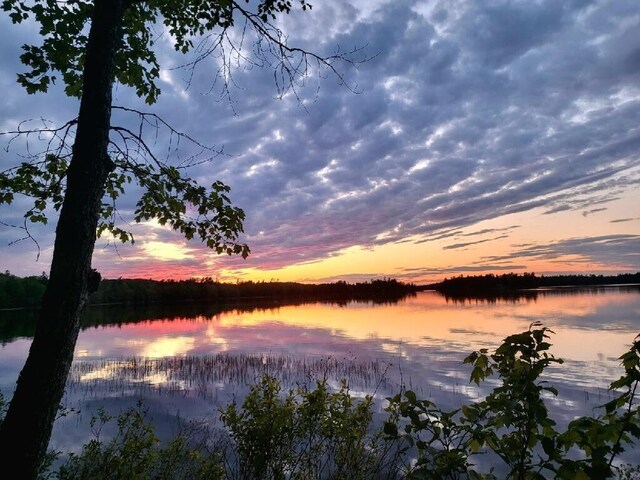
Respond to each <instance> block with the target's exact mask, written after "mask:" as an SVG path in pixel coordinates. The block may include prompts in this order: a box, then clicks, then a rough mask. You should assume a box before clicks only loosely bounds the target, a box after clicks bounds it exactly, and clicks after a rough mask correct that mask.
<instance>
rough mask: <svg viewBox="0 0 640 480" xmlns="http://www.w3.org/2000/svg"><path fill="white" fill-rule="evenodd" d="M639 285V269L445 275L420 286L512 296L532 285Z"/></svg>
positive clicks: (457, 293)
mask: <svg viewBox="0 0 640 480" xmlns="http://www.w3.org/2000/svg"><path fill="white" fill-rule="evenodd" d="M607 285H640V272H637V273H622V274H618V275H609V276H605V275H550V276H545V275H541V276H538V275H536V274H535V273H522V274H518V273H505V274H502V275H494V274H487V275H471V276H462V275H460V276H457V277H451V278H445V279H444V280H443V281H441V282H438V283H433V284H430V285H427V286H425V287H423V288H425V289H429V290H435V291H437V292H439V293H441V294H443V295H445V296H446V297H451V298H513V297H521V296H527V295H535V291H533V290H535V289H541V288H545V287H546V288H550V287H586V286H589V287H595V286H607Z"/></svg>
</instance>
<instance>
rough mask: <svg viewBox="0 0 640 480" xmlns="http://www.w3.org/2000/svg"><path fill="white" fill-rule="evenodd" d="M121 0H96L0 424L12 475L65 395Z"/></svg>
mask: <svg viewBox="0 0 640 480" xmlns="http://www.w3.org/2000/svg"><path fill="white" fill-rule="evenodd" d="M125 8H126V0H96V1H95V4H94V11H93V16H92V21H91V29H90V32H89V41H88V45H87V51H86V57H85V60H86V61H85V67H84V72H83V90H82V99H81V102H80V113H79V116H78V124H77V132H76V138H75V143H74V146H73V155H72V159H71V163H70V165H69V170H68V172H67V188H66V193H65V199H64V203H63V206H62V209H61V211H60V218H59V220H58V226H57V228H56V240H55V245H54V252H53V260H52V264H51V273H50V275H49V282H48V285H47V290H46V292H45V294H44V298H43V301H42V307H41V311H40V317H39V321H38V326H37V328H36V332H35V336H34V338H33V342H32V344H31V349H30V351H29V356H28V358H27V361H26V363H25V366H24V368H23V369H22V371H21V372H20V376H19V378H18V381H17V386H16V390H15V392H14V395H13V398H12V400H11V403H10V404H9V409H8V411H7V414H6V417H5V419H4V422H3V423H2V426H1V427H0V456H2V459H3V460H4V461H3V462H2V468H3V469H4V470H5V471H8V470H7V469H8V468H9V467H11V470H12V471H13V472H14V473H13V477H12V478H19V479H29V478H35V476H36V475H37V472H38V469H39V467H40V465H41V463H42V461H43V459H44V456H45V454H46V451H47V447H48V444H49V440H50V437H51V431H52V429H53V423H54V420H55V418H56V413H57V411H58V408H59V404H60V401H61V399H62V396H63V394H64V389H65V384H66V381H67V376H68V374H69V369H70V367H71V362H72V360H73V355H74V349H75V345H76V340H77V338H78V332H79V330H80V315H81V312H82V309H83V307H84V304H85V302H86V299H87V297H88V295H89V293H90V289H91V285H92V284H93V285H94V287H95V286H96V285H95V283H96V282H95V281H96V280H99V275H98V274H97V273H96V272H93V271H92V270H91V257H92V255H93V249H94V245H95V241H96V227H97V223H98V216H99V212H100V205H101V201H102V197H103V195H104V188H105V180H106V178H107V176H108V175H109V173H110V172H111V171H112V170H113V167H114V165H113V163H112V162H111V160H110V159H109V157H108V154H107V146H108V142H109V127H110V121H111V91H112V87H113V81H114V59H115V53H116V51H117V49H118V48H119V46H120V42H121V38H122V34H121V26H122V18H123V13H124V10H125Z"/></svg>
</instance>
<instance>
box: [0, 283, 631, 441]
mask: <svg viewBox="0 0 640 480" xmlns="http://www.w3.org/2000/svg"><path fill="white" fill-rule="evenodd" d="M163 313H164V315H163ZM9 317H12V318H9ZM27 317H28V315H27V314H26V313H23V314H20V315H18V318H17V319H16V315H15V313H14V314H13V316H11V315H10V314H7V313H5V314H4V315H3V316H0V325H4V326H3V328H2V329H0V332H6V331H11V332H13V333H5V334H4V337H3V344H2V347H1V348H0V390H1V391H2V392H3V394H4V395H5V397H6V398H9V397H10V393H11V391H12V389H13V386H14V384H15V380H16V378H17V375H18V372H19V370H20V368H21V367H22V364H23V363H24V360H25V359H26V356H27V353H28V348H29V345H30V338H29V333H28V332H29V328H26V329H25V330H21V329H20V328H16V327H15V324H13V323H11V322H18V325H23V324H24V323H25V322H27V321H28V318H27ZM86 317H87V318H86V320H85V322H84V324H85V326H84V327H83V329H82V331H81V333H80V336H79V338H78V342H77V346H76V352H75V360H74V365H73V367H72V372H71V378H70V381H69V384H68V386H67V394H66V396H65V399H64V404H65V406H66V407H67V408H69V409H73V410H74V411H75V412H76V413H72V414H70V415H67V416H66V417H64V418H62V419H60V420H59V421H58V422H57V424H56V428H55V429H54V437H53V440H52V447H53V448H56V449H60V450H77V448H78V447H79V445H81V444H82V443H83V442H86V441H87V440H88V439H89V438H90V435H91V433H90V431H89V429H88V428H87V423H88V420H89V418H90V417H91V414H92V413H94V412H95V411H96V409H97V408H98V407H99V406H103V407H105V408H107V410H109V411H118V410H119V409H122V408H125V407H127V406H131V405H132V404H134V403H135V402H136V401H138V400H139V399H142V400H143V401H144V402H145V404H146V405H147V406H148V407H149V409H150V411H151V412H152V414H153V415H155V418H154V420H155V421H157V423H158V425H160V426H161V428H164V429H165V430H166V431H167V432H170V431H171V429H172V428H174V427H172V422H175V420H176V419H180V421H187V420H188V419H196V420H203V419H209V420H210V421H212V422H215V421H216V419H217V417H218V413H217V409H218V408H219V407H220V406H222V405H225V404H227V403H228V402H230V401H232V400H233V399H234V398H235V399H241V397H242V395H244V394H245V393H246V391H247V388H248V387H247V386H248V385H249V384H251V383H253V382H254V381H255V380H256V379H257V378H258V377H259V375H261V374H262V373H263V372H269V373H270V374H272V375H275V376H277V377H278V378H280V379H281V381H282V382H283V384H284V385H285V387H294V386H295V385H297V384H301V383H305V382H306V383H309V382H312V379H313V378H317V377H321V376H326V377H328V378H329V379H330V380H331V382H333V384H335V385H336V386H337V385H338V382H339V380H341V379H343V378H344V379H346V380H347V381H348V382H349V384H350V386H351V389H352V390H351V391H352V393H353V394H354V395H362V396H363V395H365V394H371V393H373V394H375V395H376V398H378V399H379V400H380V402H378V408H379V411H380V412H381V414H382V408H383V406H384V401H383V399H384V398H385V397H387V396H391V395H393V394H395V393H397V392H398V391H399V389H400V387H401V385H404V386H405V387H407V388H412V389H414V390H415V391H416V392H417V393H418V395H419V396H422V397H423V398H429V399H431V400H433V401H435V402H436V403H437V404H438V405H440V406H442V407H445V408H448V407H450V408H454V407H456V406H459V405H460V404H462V403H464V402H469V401H472V400H477V399H479V398H481V397H482V396H483V395H485V394H486V393H487V392H488V391H489V389H490V388H492V387H493V386H494V385H495V382H491V381H490V382H488V383H487V384H484V385H481V386H480V387H477V386H475V385H474V384H470V383H469V380H468V379H469V373H470V369H469V367H468V366H467V365H463V364H462V360H463V358H464V357H465V356H466V355H467V354H469V353H470V352H472V351H474V350H477V349H479V348H489V349H492V348H495V347H497V346H498V345H499V344H500V343H501V341H502V339H503V338H504V337H506V336H507V335H509V334H512V333H516V332H520V331H523V330H526V329H527V328H528V327H529V325H530V324H531V323H533V322H542V323H543V324H544V325H545V326H547V327H549V328H551V329H552V330H553V331H554V332H555V333H554V334H553V335H552V338H551V340H550V341H551V342H552V343H553V348H552V353H554V354H555V355H556V356H558V357H561V358H563V359H564V360H565V364H564V365H563V366H561V367H554V368H552V369H550V370H549V375H548V378H547V379H548V380H549V381H551V382H552V383H553V384H554V385H555V386H556V387H557V388H558V390H559V395H558V397H557V398H555V399H551V400H550V402H551V410H552V414H553V415H554V417H555V418H556V419H558V420H559V422H560V423H562V422H566V421H569V420H571V419H572V418H574V417H575V416H577V415H588V414H591V413H593V412H594V409H595V408H596V407H597V406H598V405H600V404H602V403H604V402H605V401H607V400H608V399H609V398H610V392H609V391H608V390H607V387H608V385H609V383H610V382H611V381H612V380H614V379H616V378H618V377H619V376H620V374H621V372H622V370H621V369H620V366H619V362H618V357H619V355H621V354H622V353H623V352H624V351H625V350H626V349H627V348H628V346H629V345H630V343H631V342H632V341H633V339H634V337H635V336H636V335H637V334H638V333H640V290H639V289H638V288H637V287H603V288H589V289H550V290H541V291H537V292H535V293H534V294H533V295H528V296H527V297H524V298H519V299H518V298H512V299H503V300H495V301H486V300H477V301H473V300H472V301H468V300H467V301H464V302H456V301H453V300H447V299H445V298H444V297H443V296H441V295H439V294H438V293H435V292H422V293H419V294H417V295H416V296H414V297H408V298H406V299H405V300H402V301H400V302H397V303H387V304H384V303H383V304H380V303H375V304H374V303H371V302H350V303H342V304H331V303H311V304H300V305H290V306H282V305H280V306H273V305H269V304H266V305H262V306H260V307H258V306H255V305H253V306H243V307H240V306H238V307H236V308H230V309H229V308H226V309H225V308H213V309H211V308H203V309H199V308H196V307H193V306H191V307H190V308H188V309H187V308H184V309H176V308H171V309H169V308H160V309H159V308H157V307H156V309H155V310H154V311H152V312H149V311H146V312H145V311H138V312H136V311H135V310H132V309H131V308H129V309H126V310H125V311H123V310H122V309H113V308H112V309H105V308H102V309H99V308H92V309H90V310H89V311H88V312H87V315H86ZM3 322H4V323H3ZM7 325H10V326H11V328H9V327H7ZM16 331H17V332H18V333H15V332H16ZM19 332H23V333H19ZM24 332H26V333H24ZM77 412H79V413H77Z"/></svg>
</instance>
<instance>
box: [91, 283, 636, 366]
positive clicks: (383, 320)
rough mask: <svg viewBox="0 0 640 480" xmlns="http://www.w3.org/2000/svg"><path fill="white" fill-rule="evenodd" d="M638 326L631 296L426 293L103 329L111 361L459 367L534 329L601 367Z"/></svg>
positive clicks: (100, 342) (556, 348)
mask: <svg viewBox="0 0 640 480" xmlns="http://www.w3.org/2000/svg"><path fill="white" fill-rule="evenodd" d="M638 318H640V295H638V293H637V292H636V293H635V294H634V293H629V292H622V291H620V292H618V291H615V290H608V291H607V292H606V294H604V293H602V294H598V293H593V292H591V293H589V292H587V293H585V292H583V293H580V294H572V295H563V294H558V293H557V292H556V293H547V294H545V293H541V294H539V295H538V297H537V298H536V299H520V300H514V301H498V302H496V303H488V302H484V301H472V302H466V303H454V302H451V301H447V300H446V299H445V298H444V297H442V296H440V295H439V294H437V293H435V292H423V293H420V294H418V295H417V296H416V297H413V298H408V299H406V300H404V301H402V302H399V303H397V304H385V305H375V304H372V303H366V302H354V303H349V304H347V305H345V306H340V305H336V304H321V303H315V304H306V305H297V306H286V307H280V308H277V309H271V310H254V311H251V312H243V311H232V312H227V313H223V314H220V315H216V316H213V317H204V316H199V317H195V318H176V319H171V320H169V319H165V320H154V321H150V322H144V323H136V324H126V325H122V326H120V327H117V328H116V327H112V328H110V329H109V330H110V331H109V334H108V337H109V340H108V341H109V342H110V343H111V345H112V350H114V352H113V353H112V354H113V355H117V354H125V355H140V356H147V357H154V358H157V357H162V356H178V355H188V354H199V353H219V352H221V351H234V350H243V351H256V352H265V351H270V350H271V349H272V348H274V349H278V350H282V351H286V350H287V349H289V348H291V349H298V350H304V349H305V348H307V353H309V352H311V353H314V354H317V353H322V352H323V351H327V352H330V351H331V349H332V344H334V343H340V344H341V345H342V346H344V345H349V344H352V345H353V346H354V348H357V345H358V344H360V343H362V344H363V345H364V344H365V343H367V342H368V343H369V344H372V343H375V344H377V345H378V347H376V348H378V349H379V350H380V351H383V352H388V353H394V354H397V353H400V352H401V351H402V348H401V345H403V344H404V345H411V346H414V347H437V348H443V349H446V350H448V351H450V352H460V359H462V358H463V357H464V356H465V355H466V354H468V353H469V352H471V351H473V350H476V349H478V348H483V347H488V348H493V347H495V346H497V345H499V344H500V342H501V341H502V340H503V339H504V338H505V337H506V336H508V335H510V334H513V333H517V332H520V331H523V330H526V329H527V328H528V327H529V325H530V324H531V323H532V322H534V321H541V322H543V324H544V325H545V326H548V327H550V328H552V329H553V330H554V331H555V332H556V333H555V335H553V336H552V338H551V342H552V344H553V349H552V353H554V354H555V355H557V356H559V357H562V358H565V359H571V360H577V361H593V360H596V361H599V360H603V359H610V358H617V357H618V356H619V355H620V354H621V353H623V352H624V350H625V349H626V348H627V346H628V345H629V344H630V343H631V341H632V340H633V338H634V336H635V335H636V334H637V333H638V332H637V331H634V325H637V319H638ZM633 321H636V323H635V324H634V323H633ZM106 328H109V327H106ZM98 337H99V338H98ZM92 338H94V335H93V334H92V333H91V332H84V333H83V335H81V338H80V340H79V345H78V352H79V353H80V352H92V351H93V352H97V351H104V350H108V349H109V348H108V347H107V346H105V336H104V333H103V334H102V335H98V334H97V333H96V334H95V339H94V340H93V341H92ZM92 343H93V345H91V344H92Z"/></svg>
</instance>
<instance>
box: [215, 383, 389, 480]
mask: <svg viewBox="0 0 640 480" xmlns="http://www.w3.org/2000/svg"><path fill="white" fill-rule="evenodd" d="M371 407H372V397H370V396H366V397H365V398H364V399H363V400H361V401H357V400H356V399H355V398H354V397H352V396H351V394H350V392H349V388H348V385H347V384H346V383H345V382H342V384H341V386H340V388H339V390H338V391H336V392H331V391H330V388H329V385H328V383H327V380H326V379H323V380H320V381H318V382H317V384H316V388H315V389H313V390H307V389H306V388H300V389H298V390H296V391H289V392H288V393H287V394H286V395H282V392H281V387H280V384H279V382H278V381H277V380H276V379H274V378H273V377H270V376H268V375H264V376H263V377H262V379H261V380H260V382H259V383H258V384H257V385H254V386H253V387H252V388H251V390H250V392H249V394H248V395H247V397H246V398H245V399H244V401H243V403H242V406H241V407H238V406H237V405H236V404H235V403H233V404H231V405H229V406H228V407H227V408H226V409H223V410H222V414H221V418H222V421H223V423H224V425H225V426H226V427H227V429H228V431H229V434H230V436H231V439H232V440H233V447H234V451H235V453H236V455H237V461H238V462H239V466H240V478H243V479H274V480H275V479H284V478H289V479H311V478H342V479H346V478H350V479H363V480H364V479H369V478H374V477H375V476H376V475H380V473H381V471H382V469H383V464H382V460H383V459H384V458H385V456H386V454H387V452H388V451H387V450H386V449H385V446H384V445H383V444H381V443H380V442H379V441H378V442H377V441H376V440H377V437H376V436H374V435H370V433H369V428H370V424H371V421H372V415H373V414H372V410H371Z"/></svg>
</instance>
